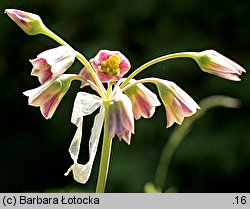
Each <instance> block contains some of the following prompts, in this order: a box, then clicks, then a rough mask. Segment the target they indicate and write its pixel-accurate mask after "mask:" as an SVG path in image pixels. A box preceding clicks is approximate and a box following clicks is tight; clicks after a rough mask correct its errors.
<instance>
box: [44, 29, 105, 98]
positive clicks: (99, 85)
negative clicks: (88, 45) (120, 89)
mask: <svg viewBox="0 0 250 209" xmlns="http://www.w3.org/2000/svg"><path fill="white" fill-rule="evenodd" d="M43 34H44V35H46V36H48V37H50V38H52V39H53V40H55V41H56V42H58V43H59V44H61V45H62V46H69V47H71V46H70V45H69V44H68V43H67V42H66V41H64V40H63V39H61V38H60V37H59V36H58V35H56V34H55V33H54V32H52V31H51V30H50V29H48V28H45V30H44V31H43ZM71 48H72V47H71ZM72 49H73V48H72ZM73 50H74V49H73ZM74 51H75V50H74ZM76 58H77V59H78V60H79V61H80V62H81V63H82V64H83V65H84V66H85V67H86V68H87V69H88V70H89V72H90V74H91V75H92V77H93V79H94V81H95V84H96V86H97V88H98V93H99V94H100V96H101V97H102V98H103V99H106V90H105V88H104V86H103V85H102V83H101V81H100V80H99V79H98V77H97V75H96V73H95V71H94V69H93V68H92V66H91V64H90V63H89V61H88V60H87V59H86V58H85V57H84V56H83V55H82V54H81V53H79V52H78V51H76Z"/></svg>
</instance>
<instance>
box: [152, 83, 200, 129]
mask: <svg viewBox="0 0 250 209" xmlns="http://www.w3.org/2000/svg"><path fill="white" fill-rule="evenodd" d="M155 84H156V86H157V88H158V91H159V95H160V97H161V99H162V102H163V104H164V106H165V109H166V117H167V125H166V127H167V128H169V127H170V126H172V125H173V123H174V122H176V123H178V124H182V122H183V120H184V118H185V117H188V116H191V115H193V114H194V113H196V111H197V109H200V107H199V106H198V104H197V103H196V102H195V101H194V100H193V99H192V98H191V97H190V96H189V95H188V94H187V93H186V92H184V91H183V90H182V89H181V88H180V87H179V86H177V85H176V84H175V83H173V82H170V81H166V80H162V79H157V82H155Z"/></svg>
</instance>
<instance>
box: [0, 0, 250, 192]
mask: <svg viewBox="0 0 250 209" xmlns="http://www.w3.org/2000/svg"><path fill="white" fill-rule="evenodd" d="M249 7H250V2H249V1H244V0H238V1H233V0H221V1H215V0H209V1H208V0H204V1H197V0H196V1H195V0H185V1H184V0H147V1H145V0H136V1H135V0H133V1H132V0H110V1H108V2H103V1H100V0H71V1H68V0H58V1H48V0H36V1H32V0H25V1H19V0H1V1H0V12H1V14H0V28H1V32H0V95H1V111H0V117H1V120H0V130H1V133H0V140H1V146H0V159H1V161H0V162H1V174H0V177H1V178H0V191H1V192H31V191H33V192H44V191H47V192H86V191H94V189H95V184H96V179H97V172H98V166H99V159H100V147H101V146H99V151H98V153H99V155H98V156H97V158H96V161H95V166H94V169H93V173H92V176H91V178H90V181H89V182H88V183H87V184H86V185H80V184H78V183H77V182H74V180H73V178H71V177H70V176H68V177H64V176H63V174H64V173H65V171H66V170H67V169H68V167H69V165H71V163H72V162H71V159H70V156H69V153H68V147H69V145H70V142H71V139H72V137H73V134H74V132H75V127H74V125H73V124H71V123H70V117H71V110H72V105H73V102H74V97H75V95H76V92H77V91H78V86H79V85H80V83H78V82H75V83H73V86H72V88H71V89H70V91H69V93H68V94H67V95H66V96H65V98H64V99H63V101H62V103H61V105H60V106H59V108H58V110H57V112H56V113H55V115H54V117H53V118H52V119H51V120H48V121H46V120H45V119H44V118H43V117H42V116H41V114H40V111H39V109H38V108H34V107H30V106H28V105H27V98H26V97H24V96H23V95H22V92H23V91H25V90H27V89H30V88H33V87H36V86H38V85H39V83H38V81H37V79H36V78H35V77H31V76H30V72H31V68H32V66H31V64H30V63H29V61H28V60H29V59H31V58H35V57H36V55H37V54H38V53H40V52H42V51H43V50H45V49H49V48H52V47H55V46H57V44H56V43H55V42H54V41H52V40H50V39H49V38H47V37H45V36H42V35H38V36H32V37H30V36H28V35H26V34H25V33H24V32H23V31H22V30H21V29H19V28H18V27H17V26H16V25H15V24H14V23H13V22H12V21H11V20H10V19H9V18H8V17H7V16H6V15H4V14H3V13H4V9H6V8H17V9H22V10H25V11H30V12H33V13H36V14H39V15H40V16H41V17H42V19H43V21H44V22H45V24H46V25H47V26H48V27H49V28H51V29H52V30H53V31H55V32H56V33H58V34H60V35H61V36H62V37H63V38H64V39H65V40H66V41H68V42H69V43H71V44H72V45H73V46H74V47H75V48H76V49H77V50H79V51H81V52H83V54H85V55H86V57H87V58H91V57H93V56H95V54H96V53H97V52H98V50H100V49H110V50H120V51H122V52H123V53H124V54H125V55H126V56H127V57H128V58H129V59H130V61H131V63H132V66H133V69H135V68H136V67H138V66H140V65H141V64H143V63H144V62H146V61H148V60H150V59H152V58H155V57H157V56H159V55H163V54H166V53H171V52H177V51H191V50H192V51H201V50H204V49H215V50H217V51H219V52H221V53H222V54H224V55H226V56H228V57H229V58H232V59H233V60H234V61H236V62H238V63H239V64H241V65H242V66H243V67H244V68H245V69H246V70H247V71H248V69H250V59H249V57H250V18H249V11H248V10H249ZM80 68H81V65H80V64H79V63H75V64H74V65H73V67H72V68H71V69H70V72H77V71H78V70H79V69H80ZM151 75H152V76H156V77H161V78H163V79H169V80H173V81H175V82H176V83H177V84H178V85H179V86H181V87H182V88H183V89H184V90H185V91H187V92H188V93H189V94H190V95H191V96H192V97H193V98H194V99H195V100H196V101H197V102H198V101H199V100H201V99H202V98H204V97H207V96H210V95H214V94H225V95H228V96H231V97H236V98H238V99H240V100H241V103H242V104H241V108H239V109H222V108H219V109H216V110H213V111H210V112H209V113H208V114H206V116H205V117H203V118H202V119H200V121H199V123H197V124H195V125H194V127H193V128H194V130H193V131H192V133H190V134H189V135H188V136H187V137H186V139H185V140H184V142H183V143H182V145H181V146H180V147H179V149H178V150H177V152H176V153H175V155H174V157H173V161H172V163H171V165H170V167H169V169H170V170H169V176H168V182H167V185H166V188H170V187H173V188H175V189H174V191H178V192H249V188H250V181H249V173H250V137H249V135H250V129H249V124H250V117H249V116H250V114H249V107H250V96H249V95H250V92H249V89H250V76H249V74H248V73H246V74H245V75H243V76H242V82H240V83H239V82H237V83H236V82H230V81H226V80H223V79H220V78H217V77H214V76H212V75H208V74H205V73H202V72H201V71H200V70H199V68H198V66H197V65H196V64H195V63H194V62H192V61H191V60H188V59H180V60H173V61H170V62H165V63H162V64H157V65H155V66H153V67H151V68H150V69H148V70H145V71H144V72H143V73H142V74H140V75H139V76H138V77H142V76H151ZM149 87H150V88H151V86H149ZM87 88H88V87H87ZM152 89H153V90H154V88H152ZM93 118H94V115H93V116H89V118H87V120H86V121H85V122H84V132H85V134H84V139H85V140H84V139H83V141H84V143H83V145H82V146H83V149H82V150H83V152H82V153H81V158H82V159H83V161H82V162H86V161H87V158H88V150H87V149H88V148H87V143H88V142H87V140H86V139H87V138H88V135H89V134H90V129H91V125H92V122H93ZM165 124H166V123H165V112H164V107H163V106H161V107H159V108H157V111H156V114H155V116H154V117H153V118H152V119H150V120H146V119H141V120H139V121H137V122H136V124H135V125H136V131H135V132H136V135H135V136H133V138H132V143H131V145H130V146H128V145H127V144H125V143H124V142H119V141H118V140H114V145H113V150H112V159H111V164H110V165H111V166H110V172H109V178H108V182H107V191H108V192H143V186H144V184H145V183H146V182H147V181H149V180H150V179H152V178H153V176H154V173H155V169H156V167H157V163H158V159H159V157H160V153H161V150H162V147H163V146H164V144H165V143H166V141H167V140H168V136H169V134H170V133H171V131H172V129H167V130H166V129H165Z"/></svg>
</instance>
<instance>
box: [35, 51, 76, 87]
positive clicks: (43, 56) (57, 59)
mask: <svg viewBox="0 0 250 209" xmlns="http://www.w3.org/2000/svg"><path fill="white" fill-rule="evenodd" d="M75 56H76V52H75V51H74V50H73V49H72V48H71V47H68V46H59V47H56V48H53V49H49V50H46V51H44V52H42V53H40V54H39V55H37V58H36V59H32V60H30V62H31V64H32V65H33V69H32V71H31V75H34V76H37V77H38V79H39V81H40V83H41V84H44V83H45V82H47V81H50V80H55V79H56V78H58V77H59V76H60V75H62V74H63V73H64V72H65V71H66V70H67V69H68V68H69V67H70V66H71V65H72V64H73V62H74V60H75Z"/></svg>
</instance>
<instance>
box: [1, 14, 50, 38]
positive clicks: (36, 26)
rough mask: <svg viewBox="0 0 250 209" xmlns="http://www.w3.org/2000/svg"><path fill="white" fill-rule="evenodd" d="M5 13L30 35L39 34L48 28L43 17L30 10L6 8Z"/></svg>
mask: <svg viewBox="0 0 250 209" xmlns="http://www.w3.org/2000/svg"><path fill="white" fill-rule="evenodd" d="M5 13H6V14H7V15H8V16H9V17H10V18H11V19H12V20H13V21H14V22H15V23H16V24H17V25H18V26H19V27H20V28H21V29H22V30H23V31H24V32H25V33H27V34H28V35H37V34H40V33H43V32H44V30H46V27H45V25H44V24H43V22H42V20H41V18H40V17H39V16H38V15H36V14H32V13H29V12H24V11H21V10H17V9H6V10H5Z"/></svg>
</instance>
